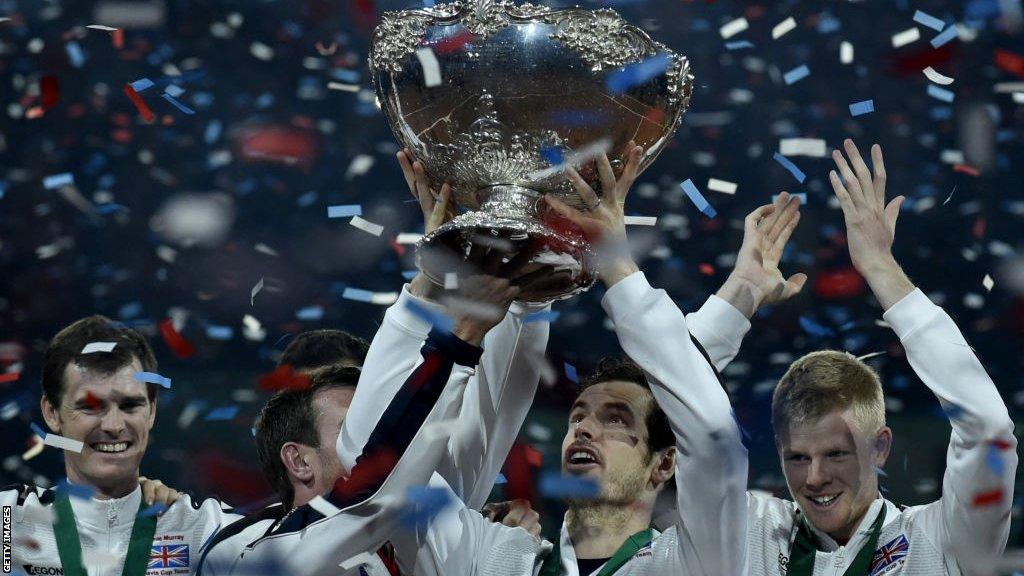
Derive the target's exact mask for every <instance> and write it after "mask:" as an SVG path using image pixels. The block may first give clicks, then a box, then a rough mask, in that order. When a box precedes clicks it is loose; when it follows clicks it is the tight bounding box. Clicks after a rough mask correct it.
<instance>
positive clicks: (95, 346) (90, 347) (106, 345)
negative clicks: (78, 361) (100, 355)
mask: <svg viewBox="0 0 1024 576" xmlns="http://www.w3.org/2000/svg"><path fill="white" fill-rule="evenodd" d="M115 346H117V342H89V343H88V344H86V345H85V348H82V351H81V352H80V354H92V353H94V352H111V351H113V350H114V347H115Z"/></svg>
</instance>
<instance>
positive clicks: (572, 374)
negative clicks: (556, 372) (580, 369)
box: [565, 362, 580, 384]
mask: <svg viewBox="0 0 1024 576" xmlns="http://www.w3.org/2000/svg"><path fill="white" fill-rule="evenodd" d="M565 377H566V378H568V379H569V380H572V381H573V382H575V383H576V384H579V383H580V377H579V374H577V373H576V367H575V366H573V365H572V364H569V363H568V362H566V363H565Z"/></svg>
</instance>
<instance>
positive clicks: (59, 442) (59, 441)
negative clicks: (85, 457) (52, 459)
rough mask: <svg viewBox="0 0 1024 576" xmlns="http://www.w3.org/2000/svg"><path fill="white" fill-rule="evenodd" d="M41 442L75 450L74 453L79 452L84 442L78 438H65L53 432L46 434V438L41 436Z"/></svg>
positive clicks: (62, 448) (70, 450) (69, 450)
mask: <svg viewBox="0 0 1024 576" xmlns="http://www.w3.org/2000/svg"><path fill="white" fill-rule="evenodd" d="M43 444H46V445H47V446H53V447H54V448H60V449H61V450H67V451H68V452H75V453H76V454H80V453H81V452H82V448H84V447H85V444H84V443H83V442H81V441H79V440H72V439H71V438H65V437H64V436H60V435H57V434H53V433H50V434H47V435H46V438H43Z"/></svg>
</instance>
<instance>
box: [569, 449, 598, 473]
mask: <svg viewBox="0 0 1024 576" xmlns="http://www.w3.org/2000/svg"><path fill="white" fill-rule="evenodd" d="M565 463H566V464H567V465H568V467H569V468H574V469H585V468H590V467H592V466H597V465H599V464H600V463H601V459H600V458H599V457H598V455H597V451H596V450H594V449H593V448H589V447H581V446H576V447H571V448H569V449H568V450H567V451H566V453H565Z"/></svg>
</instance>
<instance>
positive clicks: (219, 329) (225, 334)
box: [206, 325, 235, 340]
mask: <svg viewBox="0 0 1024 576" xmlns="http://www.w3.org/2000/svg"><path fill="white" fill-rule="evenodd" d="M234 336H235V329H234V328H232V327H231V326H213V325H211V326H207V327H206V337H207V338H209V339H210V340H231V339H232V338H234Z"/></svg>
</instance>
